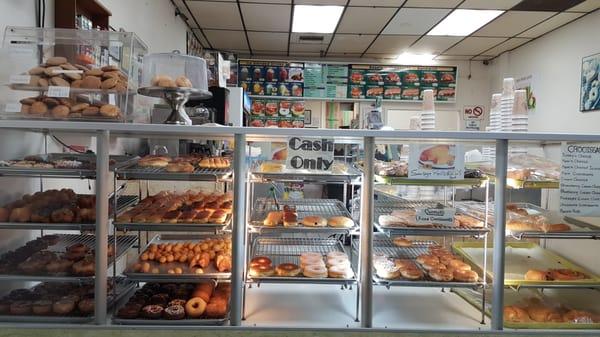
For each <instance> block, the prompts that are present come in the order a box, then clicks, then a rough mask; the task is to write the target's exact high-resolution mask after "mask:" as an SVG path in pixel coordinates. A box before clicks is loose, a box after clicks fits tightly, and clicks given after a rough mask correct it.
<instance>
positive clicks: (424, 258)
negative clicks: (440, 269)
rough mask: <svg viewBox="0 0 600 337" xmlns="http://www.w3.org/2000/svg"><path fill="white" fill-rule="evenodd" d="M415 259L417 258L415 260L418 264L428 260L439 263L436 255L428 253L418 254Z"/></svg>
mask: <svg viewBox="0 0 600 337" xmlns="http://www.w3.org/2000/svg"><path fill="white" fill-rule="evenodd" d="M416 260H417V262H418V263H419V264H423V263H425V262H428V263H435V262H437V263H440V259H439V258H438V257H437V256H434V255H429V254H423V255H419V256H417V259H416Z"/></svg>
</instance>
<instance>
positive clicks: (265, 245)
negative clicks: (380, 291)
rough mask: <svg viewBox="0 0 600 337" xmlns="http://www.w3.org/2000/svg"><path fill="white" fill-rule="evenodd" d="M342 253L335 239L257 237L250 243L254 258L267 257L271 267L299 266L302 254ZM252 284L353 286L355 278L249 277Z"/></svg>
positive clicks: (341, 248)
mask: <svg viewBox="0 0 600 337" xmlns="http://www.w3.org/2000/svg"><path fill="white" fill-rule="evenodd" d="M335 251H338V252H344V253H345V250H344V246H343V245H342V243H341V242H340V241H339V240H336V239H323V238H279V237H258V238H256V239H255V240H254V242H253V243H252V254H251V257H254V256H267V257H269V259H271V261H272V262H273V267H276V266H277V265H279V264H281V263H294V264H296V265H298V266H299V265H300V254H302V253H304V252H316V253H321V254H323V255H326V254H327V253H329V252H335ZM247 282H254V283H306V284H342V285H348V284H354V283H356V278H355V277H352V278H348V279H342V278H310V277H304V276H297V277H280V276H267V277H251V276H250V275H249V274H248V281H247Z"/></svg>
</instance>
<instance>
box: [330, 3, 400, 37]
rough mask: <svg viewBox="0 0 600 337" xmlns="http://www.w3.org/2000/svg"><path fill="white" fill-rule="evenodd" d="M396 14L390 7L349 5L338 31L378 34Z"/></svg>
mask: <svg viewBox="0 0 600 337" xmlns="http://www.w3.org/2000/svg"><path fill="white" fill-rule="evenodd" d="M392 15H394V10H390V8H367V7H348V8H347V9H346V12H345V13H344V16H343V17H342V21H341V22H340V25H339V26H338V30H337V32H338V33H356V34H377V33H379V32H380V31H381V28H383V26H384V25H385V23H386V22H388V21H389V20H390V18H391V17H392Z"/></svg>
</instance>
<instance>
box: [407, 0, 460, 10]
mask: <svg viewBox="0 0 600 337" xmlns="http://www.w3.org/2000/svg"><path fill="white" fill-rule="evenodd" d="M461 1H462V0H408V1H406V3H405V4H404V7H431V8H454V7H456V6H458V4H459V3H460V2H461Z"/></svg>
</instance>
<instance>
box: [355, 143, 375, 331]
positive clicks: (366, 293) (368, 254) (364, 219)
mask: <svg viewBox="0 0 600 337" xmlns="http://www.w3.org/2000/svg"><path fill="white" fill-rule="evenodd" d="M364 148H365V168H364V179H363V185H362V193H361V205H360V247H359V254H358V255H359V260H358V261H359V262H358V265H359V272H360V275H359V277H360V287H359V289H360V305H361V306H360V308H361V310H360V322H361V323H360V324H361V326H362V327H363V328H370V327H372V326H373V255H372V251H373V182H374V177H373V165H374V161H375V138H374V137H365V139H364Z"/></svg>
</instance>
